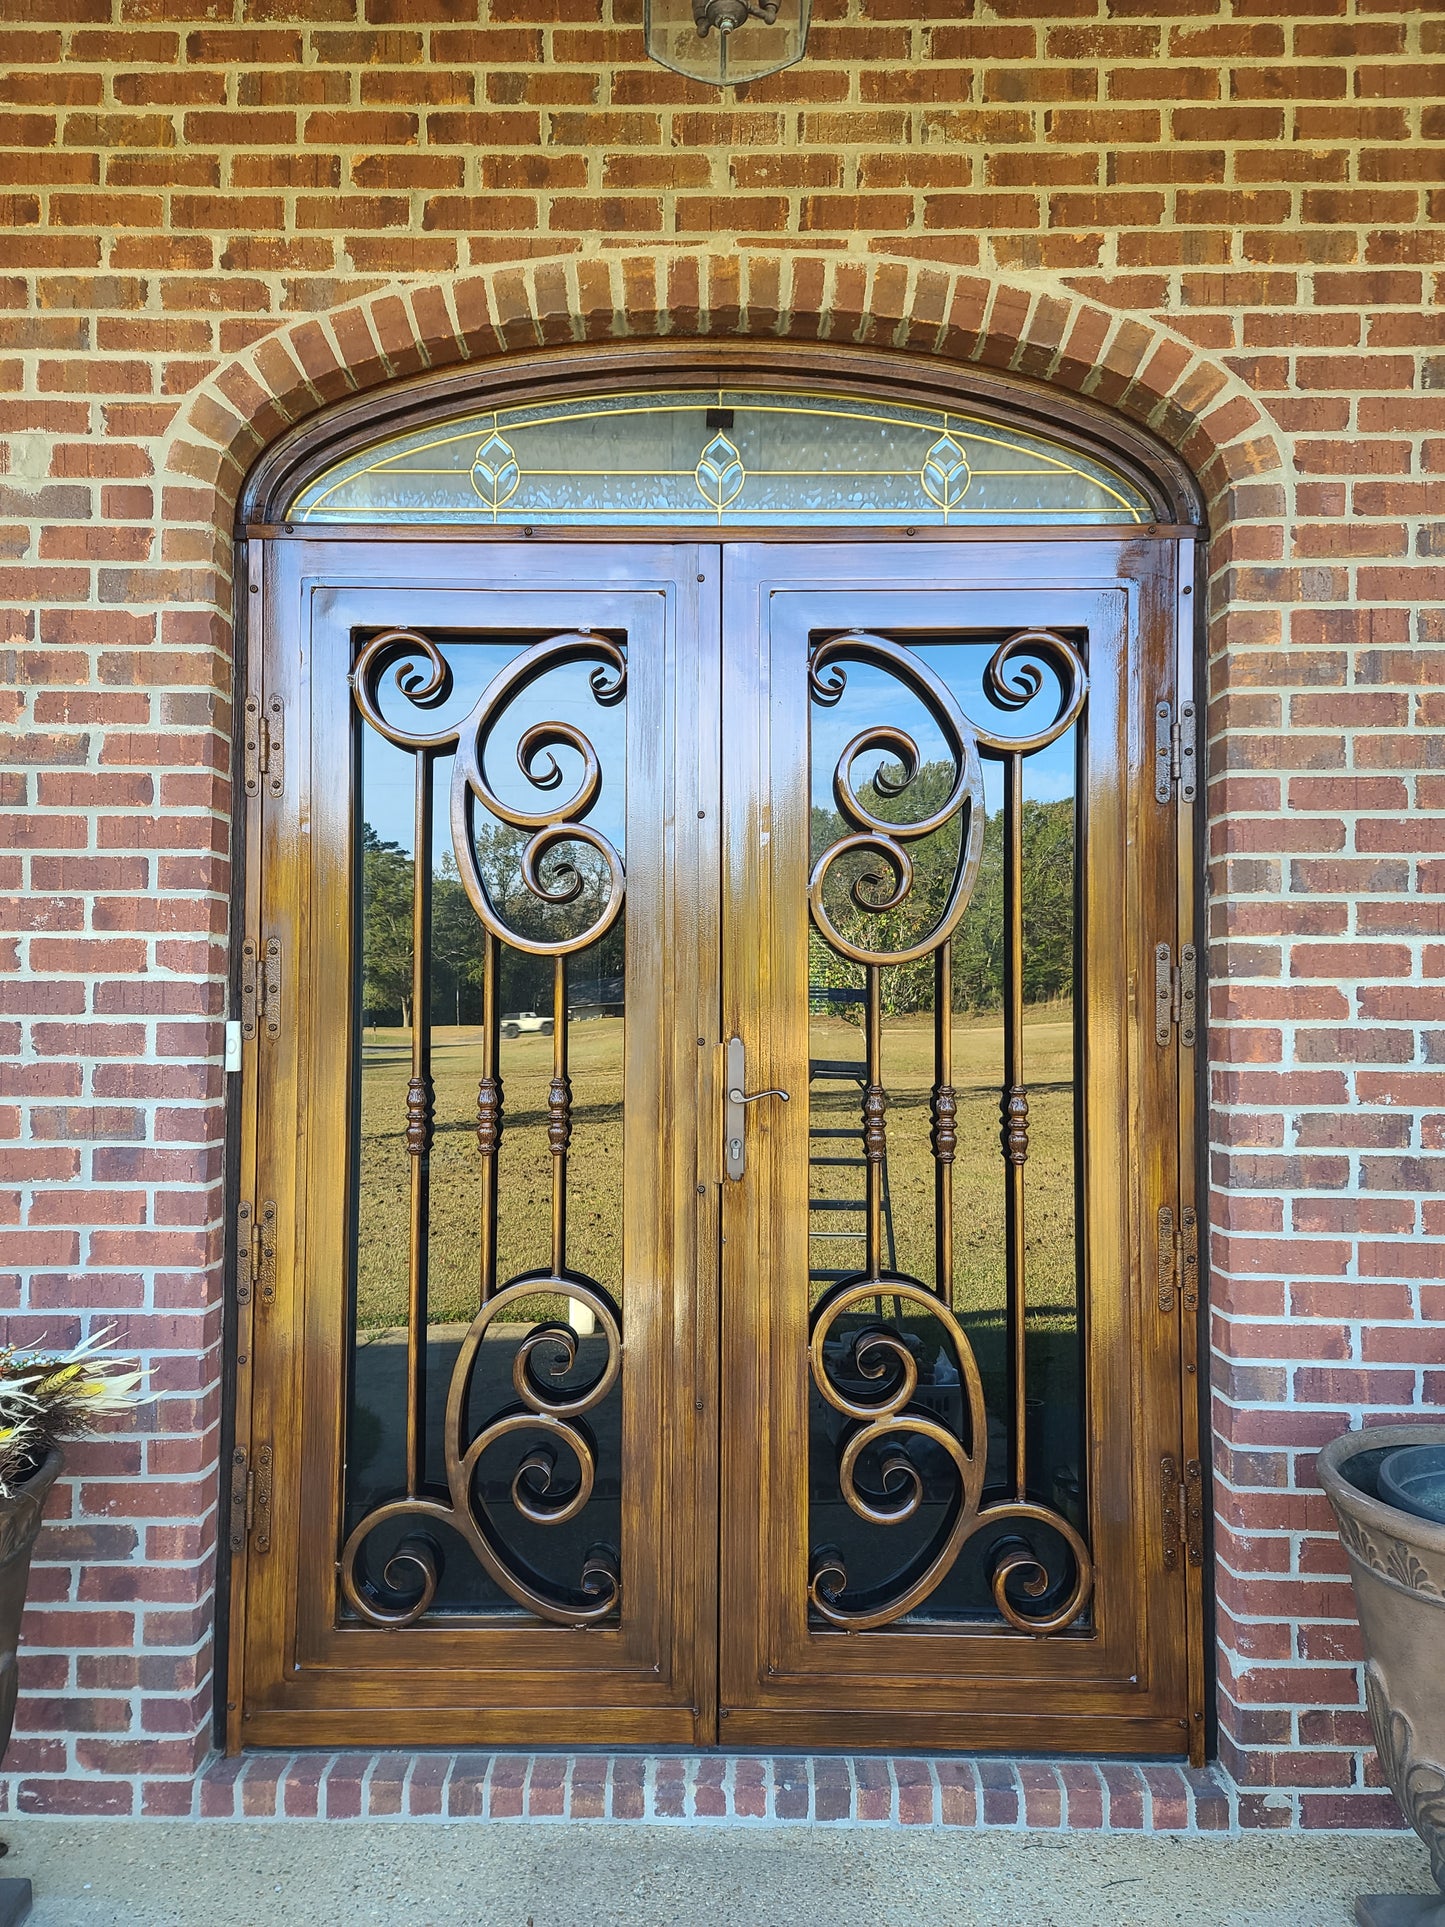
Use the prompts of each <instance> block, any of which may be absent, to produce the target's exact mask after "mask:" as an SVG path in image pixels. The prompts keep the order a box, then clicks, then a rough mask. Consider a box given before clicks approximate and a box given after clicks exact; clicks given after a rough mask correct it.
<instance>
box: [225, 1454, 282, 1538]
mask: <svg viewBox="0 0 1445 1927" xmlns="http://www.w3.org/2000/svg"><path fill="white" fill-rule="evenodd" d="M271 1461H272V1452H271V1448H270V1446H269V1445H263V1446H262V1447H261V1449H260V1451H259V1452H257V1454H256V1463H255V1465H254V1466H253V1465H252V1464H251V1463H250V1461H249V1459H248V1458H247V1455H246V1448H245V1446H244V1445H238V1446H237V1447H236V1449H235V1451H234V1452H232V1454H231V1500H230V1512H231V1524H230V1544H231V1550H232V1552H241V1551H243V1550H244V1549H245V1546H246V1543H247V1541H248V1540H249V1541H250V1543H251V1544H252V1546H254V1548H255V1549H256V1551H257V1552H269V1551H270V1550H271Z"/></svg>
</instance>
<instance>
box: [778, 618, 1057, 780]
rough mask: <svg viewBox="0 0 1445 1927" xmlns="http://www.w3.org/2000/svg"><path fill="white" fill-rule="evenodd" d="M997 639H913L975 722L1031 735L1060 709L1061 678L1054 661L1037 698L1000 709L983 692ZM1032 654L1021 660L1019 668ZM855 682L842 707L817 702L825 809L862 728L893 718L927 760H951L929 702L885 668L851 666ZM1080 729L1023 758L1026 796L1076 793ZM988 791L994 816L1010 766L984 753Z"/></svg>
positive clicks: (862, 768)
mask: <svg viewBox="0 0 1445 1927" xmlns="http://www.w3.org/2000/svg"><path fill="white" fill-rule="evenodd" d="M997 646H998V645H997V641H996V640H989V641H979V642H948V643H922V642H917V641H910V643H909V647H910V648H911V649H913V650H914V651H915V652H916V653H917V654H918V655H919V656H921V657H922V658H923V660H924V661H925V662H926V663H927V664H928V666H929V668H930V669H932V670H933V672H934V674H935V675H936V676H937V677H938V678H939V680H940V681H941V682H943V683H944V684H945V685H946V686H947V687H948V689H949V690H950V691H951V692H952V694H953V698H954V700H955V702H956V703H957V704H958V706H959V708H960V709H961V710H962V711H963V713H964V715H965V716H966V717H967V718H968V719H969V721H970V722H974V723H977V724H978V725H979V726H980V727H981V728H985V729H987V730H989V731H990V732H991V733H993V734H995V735H998V736H1031V735H1033V734H1034V733H1035V732H1036V731H1038V730H1041V729H1044V728H1046V727H1047V725H1048V724H1049V723H1051V722H1052V721H1053V719H1054V717H1055V715H1056V714H1057V712H1058V707H1059V695H1060V691H1059V683H1058V678H1057V676H1056V675H1055V674H1054V672H1053V670H1052V669H1050V668H1049V667H1048V665H1047V664H1041V665H1040V667H1041V668H1042V669H1043V687H1042V689H1041V690H1040V692H1039V694H1038V695H1037V696H1036V697H1035V698H1034V699H1033V701H1032V702H1030V703H1028V704H1026V705H1025V706H1024V707H1023V708H1021V709H999V708H998V707H997V706H996V705H995V704H994V703H992V702H991V701H990V700H989V698H988V696H987V694H986V693H985V690H984V682H983V677H984V671H985V670H986V669H987V667H988V664H989V661H990V659H991V657H992V656H993V653H994V650H995V649H996V648H997ZM1027 660H1028V658H1027V657H1017V658H1015V659H1014V665H1013V666H1014V667H1015V668H1017V666H1018V663H1019V662H1020V661H1027ZM845 667H846V669H847V675H848V686H847V689H846V690H845V692H844V694H843V698H842V700H841V701H840V702H839V703H838V704H837V705H836V707H835V708H832V709H825V708H823V707H822V706H821V705H820V704H817V703H815V704H813V705H812V730H813V802H814V804H815V805H816V806H819V807H821V808H823V809H832V808H833V770H834V766H835V765H836V763H837V761H838V758H839V756H841V755H842V753H843V750H844V748H845V746H846V745H847V744H848V743H849V742H850V741H851V740H852V739H853V737H855V736H857V735H858V734H860V733H861V732H862V731H863V730H865V729H869V728H873V727H875V726H877V725H879V724H882V723H887V724H889V725H891V726H892V727H894V728H897V729H903V730H906V731H907V732H908V734H909V735H910V736H911V737H912V738H913V740H914V742H915V743H917V745H918V751H919V755H920V757H921V758H922V760H923V761H924V762H925V763H931V762H940V761H943V760H945V759H947V758H948V751H947V748H946V746H945V744H944V740H943V735H942V733H941V731H940V730H939V728H938V726H937V724H936V723H935V722H934V720H933V718H932V716H931V715H930V713H929V711H928V709H927V708H926V706H925V705H924V704H923V703H922V702H921V701H920V700H919V698H918V697H917V696H915V695H913V694H912V693H911V691H909V690H908V689H905V688H904V687H903V686H902V685H901V684H900V683H899V682H898V681H897V679H896V678H895V677H893V676H890V675H889V674H888V673H887V671H886V670H882V669H875V668H873V667H872V666H871V665H869V664H864V663H848V664H846V665H845ZM1076 736H1077V732H1076V730H1073V729H1070V730H1068V731H1067V732H1066V733H1065V734H1064V735H1063V736H1062V737H1061V738H1060V740H1059V741H1058V742H1057V743H1051V744H1050V745H1049V747H1048V748H1047V749H1042V750H1039V751H1037V752H1036V753H1035V754H1034V755H1032V756H1030V757H1029V758H1028V759H1027V760H1026V762H1025V764H1024V772H1025V774H1024V790H1025V794H1026V795H1027V796H1029V797H1030V798H1031V799H1033V800H1034V801H1037V802H1040V803H1054V802H1058V801H1060V800H1061V799H1062V798H1064V797H1068V796H1072V795H1073V794H1074V792H1075V787H1076V783H1075V753H1076ZM886 761H892V758H891V757H887V756H884V755H882V754H879V753H876V752H875V753H873V754H869V755H865V756H862V757H860V758H859V760H858V763H857V766H856V767H855V769H854V772H853V781H854V785H855V787H857V786H860V785H861V784H863V783H864V782H866V780H867V779H868V777H869V776H870V775H871V774H872V773H873V771H874V770H876V769H877V768H878V767H879V765H880V764H881V763H883V762H886ZM983 783H984V796H985V799H986V802H987V807H988V811H989V814H990V815H992V814H993V813H994V811H996V810H998V809H1000V808H1002V806H1003V765H1002V764H1001V763H999V762H996V761H994V760H992V759H990V758H989V757H987V756H985V757H984V758H983Z"/></svg>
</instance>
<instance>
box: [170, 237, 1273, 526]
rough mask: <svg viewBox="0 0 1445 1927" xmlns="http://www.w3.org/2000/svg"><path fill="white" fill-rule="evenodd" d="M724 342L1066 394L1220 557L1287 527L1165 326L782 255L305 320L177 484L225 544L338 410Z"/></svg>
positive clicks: (215, 394) (716, 258)
mask: <svg viewBox="0 0 1445 1927" xmlns="http://www.w3.org/2000/svg"><path fill="white" fill-rule="evenodd" d="M708 335H714V336H716V335H731V336H744V337H753V338H757V339H769V338H771V339H787V340H818V341H832V342H838V343H847V344H852V345H869V346H876V347H891V348H900V349H909V350H912V351H913V352H915V353H920V352H922V353H931V354H936V355H938V356H939V357H941V358H943V359H946V360H949V361H952V362H955V363H957V364H960V365H964V366H966V365H969V364H973V365H976V366H979V367H983V368H988V369H992V370H1000V371H1007V372H1012V373H1015V374H1019V375H1023V376H1027V377H1030V378H1032V379H1034V380H1037V381H1043V382H1047V383H1049V384H1051V385H1053V386H1056V387H1059V388H1062V389H1065V390H1068V391H1070V392H1072V393H1075V394H1080V395H1085V396H1088V397H1089V398H1091V399H1093V400H1095V401H1099V402H1102V403H1104V404H1106V405H1107V406H1110V407H1112V408H1115V409H1117V410H1118V411H1119V412H1120V413H1121V414H1123V415H1125V416H1127V417H1129V418H1130V419H1131V420H1133V421H1136V422H1138V423H1141V424H1143V425H1144V426H1146V427H1148V428H1150V429H1151V430H1152V431H1153V432H1154V433H1155V434H1156V435H1157V436H1158V437H1159V438H1160V439H1161V440H1162V441H1164V442H1165V443H1166V444H1168V445H1169V446H1170V447H1172V448H1174V449H1175V450H1176V451H1177V452H1178V453H1179V454H1180V455H1181V456H1182V458H1183V459H1184V460H1185V461H1186V462H1187V463H1188V464H1189V466H1190V468H1191V469H1192V470H1193V472H1194V474H1195V476H1196V477H1197V478H1198V480H1199V483H1200V485H1201V487H1202V489H1203V491H1204V494H1205V497H1206V500H1207V501H1208V503H1209V506H1210V511H1211V523H1212V526H1213V529H1214V532H1215V539H1216V543H1217V544H1218V543H1227V538H1226V537H1225V535H1224V531H1225V530H1226V529H1227V528H1228V527H1229V525H1230V524H1231V523H1233V522H1235V521H1236V520H1238V519H1241V518H1242V517H1243V518H1245V519H1250V520H1257V519H1261V518H1267V519H1276V518H1278V517H1279V516H1280V515H1281V514H1282V512H1283V510H1284V506H1285V498H1284V490H1283V487H1282V486H1280V485H1279V484H1280V482H1281V478H1282V476H1283V472H1284V470H1283V464H1282V462H1281V458H1280V453H1279V449H1278V447H1277V445H1276V443H1275V441H1274V439H1273V436H1272V434H1271V432H1270V429H1269V425H1268V423H1267V421H1266V418H1265V416H1264V414H1263V413H1262V411H1261V409H1260V408H1259V406H1258V404H1257V403H1256V402H1255V400H1254V399H1253V397H1252V396H1251V394H1250V392H1249V390H1248V388H1247V386H1246V385H1245V384H1244V383H1243V382H1242V381H1241V380H1240V379H1239V378H1238V377H1237V376H1235V375H1233V374H1232V373H1231V372H1229V371H1228V370H1227V369H1226V368H1224V367H1221V366H1220V365H1219V364H1218V363H1216V362H1213V361H1211V360H1209V359H1208V358H1207V357H1206V356H1204V355H1202V354H1201V353H1200V352H1199V350H1198V349H1197V348H1196V347H1195V346H1194V345H1193V344H1192V343H1190V342H1189V341H1187V340H1185V339H1184V338H1183V337H1182V336H1181V335H1179V334H1176V333H1173V332H1171V331H1170V330H1169V329H1168V328H1167V327H1165V326H1163V325H1162V324H1160V323H1157V322H1154V321H1151V320H1148V319H1145V318H1142V317H1139V316H1137V315H1130V314H1127V313H1122V312H1120V311H1118V310H1114V309H1110V308H1105V307H1102V306H1100V305H1098V304H1097V303H1094V302H1090V301H1088V300H1085V299H1084V298H1082V297H1081V296H1079V295H1077V294H1074V293H1072V292H1070V291H1069V290H1067V289H1065V288H1064V287H1062V286H1061V285H1060V284H1058V283H1055V282H1052V281H1048V280H1045V279H1042V278H1040V279H1032V278H1030V279H1021V280H1018V281H1003V280H985V279H983V278H981V277H979V276H978V275H975V274H968V273H964V272H960V271H957V270H952V269H946V268H940V267H937V266H934V265H931V264H928V263H911V262H895V261H859V260H854V259H850V258H848V257H847V256H842V255H832V254H807V253H787V254H779V253H769V252H766V251H758V252H746V253H738V254H699V253H694V252H678V253H672V254H657V253H647V254H632V255H628V254H619V255H612V256H607V257H603V258H600V259H595V260H585V259H578V258H576V257H574V256H568V257H563V258H559V259H555V260H547V259H540V260H536V261H527V262H523V263H520V264H516V265H510V266H507V267H503V268H498V269H495V270H492V271H490V272H486V273H481V274H475V275H467V276H452V277H447V278H444V279H436V280H430V281H415V282H406V283H403V284H398V285H394V286H391V287H388V288H384V289H380V290H378V291H376V292H374V293H372V294H370V295H368V296H366V297H365V298H364V299H363V300H361V301H358V302H355V303H352V304H350V305H348V306H347V307H345V308H341V309H338V310H336V311H335V312H333V313H330V314H325V315H308V316H306V317H305V318H303V319H300V320H296V321H293V322H291V323H289V324H288V325H286V326H285V327H283V328H280V329H278V330H276V331H275V332H273V333H271V334H268V335H266V336H264V337H262V339H260V340H259V341H257V342H256V343H254V344H253V345H251V346H250V347H248V348H247V349H245V350H244V351H243V352H241V353H239V354H237V355H236V356H234V357H233V358H232V359H231V360H230V361H229V362H227V363H225V364H224V365H223V366H222V367H220V368H219V369H217V371H216V372H215V373H214V374H213V375H212V376H211V377H210V379H209V380H208V381H207V382H206V383H205V384H204V386H203V387H202V388H201V389H200V390H199V391H198V392H197V393H196V394H195V395H194V397H193V398H192V401H191V403H190V406H189V407H188V408H187V409H186V411H185V412H184V414H183V416H182V417H181V418H180V421H179V423H178V426H177V429H176V431H175V433H174V435H173V437H172V441H171V446H170V451H169V460H168V461H167V464H166V467H167V470H168V472H169V474H170V476H171V477H172V478H173V479H175V480H178V481H179V480H181V479H182V478H184V479H185V480H187V481H189V482H190V483H192V484H195V483H200V484H201V485H202V488H201V490H199V491H196V492H195V493H194V494H193V495H192V497H191V499H192V500H193V501H195V499H196V494H199V495H200V496H201V498H202V500H201V501H200V502H197V503H196V506H197V508H203V511H204V520H205V521H206V522H207V524H208V525H209V530H210V532H211V533H212V535H213V536H214V537H215V538H216V539H218V540H219V542H220V544H221V545H222V546H223V547H224V544H225V542H226V541H227V539H228V531H229V527H230V520H231V512H232V510H233V508H234V505H235V501H236V498H237V496H238V494H239V491H240V487H241V484H242V482H243V480H244V478H245V475H246V472H247V470H248V469H249V468H250V466H251V464H252V463H253V462H254V460H255V459H256V458H257V456H258V455H259V454H260V453H261V451H262V450H263V449H264V448H265V447H266V446H267V445H268V444H269V443H270V442H272V441H274V440H275V438H276V437H277V436H278V435H280V434H281V433H282V432H283V431H284V430H286V429H288V428H291V427H293V426H294V425H296V424H297V423H299V422H301V421H303V420H305V419H306V417H308V416H309V415H313V414H315V413H316V412H317V411H318V410H320V409H323V408H325V407H326V406H327V405H328V404H330V403H332V402H336V401H340V400H342V399H344V398H346V397H348V396H353V395H356V394H359V393H362V392H364V391H365V390H366V389H368V388H373V387H376V386H379V385H380V384H383V383H385V382H388V381H392V380H395V379H398V378H400V377H403V376H408V375H416V374H420V373H423V372H426V371H428V370H434V369H443V368H449V367H455V366H457V365H458V364H460V363H465V362H468V361H488V360H494V359H496V358H497V357H499V356H505V355H507V354H509V353H516V352H518V351H523V350H535V349H537V348H545V347H550V346H558V345H562V344H578V343H584V342H588V341H609V342H616V341H619V340H626V339H629V338H631V339H636V340H651V339H656V338H659V337H666V336H672V337H694V338H695V337H698V336H708ZM1271 478H1272V479H1273V481H1274V483H1275V486H1273V487H1267V488H1265V489H1262V490H1261V489H1259V488H1254V489H1251V490H1250V491H1249V493H1248V495H1247V496H1242V495H1241V488H1242V485H1243V484H1245V483H1248V482H1251V481H1255V480H1256V479H1258V480H1261V481H1264V480H1266V479H1271ZM198 519H200V518H198ZM1227 552H1228V551H1227V547H1226V548H1224V549H1222V550H1221V551H1220V559H1221V560H1222V559H1223V556H1224V554H1226V553H1227ZM217 560H218V561H221V560H222V556H221V555H220V554H218V555H217Z"/></svg>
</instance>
